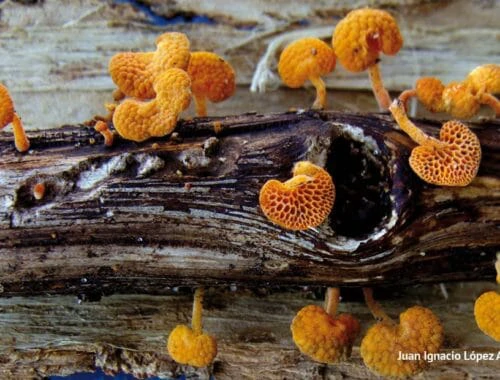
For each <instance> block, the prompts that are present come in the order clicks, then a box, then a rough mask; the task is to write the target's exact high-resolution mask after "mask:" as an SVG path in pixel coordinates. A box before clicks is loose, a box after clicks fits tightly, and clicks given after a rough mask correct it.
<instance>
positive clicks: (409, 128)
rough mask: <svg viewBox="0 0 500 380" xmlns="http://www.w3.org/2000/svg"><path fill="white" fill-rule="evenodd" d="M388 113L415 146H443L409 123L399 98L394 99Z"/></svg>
mask: <svg viewBox="0 0 500 380" xmlns="http://www.w3.org/2000/svg"><path fill="white" fill-rule="evenodd" d="M389 111H391V113H392V116H393V117H394V120H396V123H398V125H399V127H400V128H401V129H402V130H403V131H405V132H406V134H408V136H410V138H411V139H412V140H413V141H415V142H416V143H417V144H419V145H427V146H430V145H432V146H435V147H436V148H439V147H442V146H443V145H444V144H443V143H442V142H441V141H439V140H438V139H435V138H434V137H431V136H429V135H427V134H426V133H425V132H423V131H422V130H421V129H419V128H417V126H416V125H415V124H413V123H412V122H411V121H410V119H409V118H408V115H406V112H405V109H404V104H403V102H402V101H401V100H400V99H399V98H396V99H394V101H393V102H392V104H391V105H390V106H389Z"/></svg>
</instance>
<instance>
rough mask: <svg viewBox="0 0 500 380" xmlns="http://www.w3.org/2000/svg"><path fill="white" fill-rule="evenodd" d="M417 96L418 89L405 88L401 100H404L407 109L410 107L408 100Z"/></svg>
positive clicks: (400, 96)
mask: <svg viewBox="0 0 500 380" xmlns="http://www.w3.org/2000/svg"><path fill="white" fill-rule="evenodd" d="M415 96H417V90H415V89H411V90H404V91H403V92H402V93H401V94H400V95H399V98H398V99H399V100H401V101H402V102H403V105H404V107H405V109H408V101H409V100H410V98H413V97H415Z"/></svg>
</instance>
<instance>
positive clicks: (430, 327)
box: [360, 289, 444, 377]
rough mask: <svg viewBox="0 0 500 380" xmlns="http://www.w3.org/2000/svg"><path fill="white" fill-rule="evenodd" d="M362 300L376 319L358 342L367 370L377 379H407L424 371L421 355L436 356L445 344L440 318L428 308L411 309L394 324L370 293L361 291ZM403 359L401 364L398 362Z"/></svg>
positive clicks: (365, 290)
mask: <svg viewBox="0 0 500 380" xmlns="http://www.w3.org/2000/svg"><path fill="white" fill-rule="evenodd" d="M364 293H365V300H366V301H367V305H368V307H369V308H370V310H371V311H372V314H373V315H374V317H375V318H376V319H381V321H380V322H378V323H376V324H375V325H373V326H372V327H370V329H369V330H368V331H367V333H366V335H365V337H364V338H363V340H362V341H361V346H360V354H361V357H362V358H363V361H364V363H365V364H366V366H367V367H368V368H369V369H370V370H372V371H373V372H374V373H376V374H377V375H379V376H388V377H406V376H411V375H414V374H416V373H418V372H420V371H421V370H423V369H424V368H425V367H426V366H427V365H428V362H427V360H425V357H424V354H426V353H427V354H433V353H437V352H439V350H440V349H441V346H442V344H443V340H444V332H443V327H442V325H441V323H440V321H439V318H438V317H437V316H436V315H435V314H434V313H433V312H432V311H431V310H430V309H428V308H425V307H422V306H413V307H410V308H409V309H407V310H406V311H404V312H403V313H401V314H400V316H399V324H397V323H395V322H394V321H393V320H392V319H391V318H390V317H388V316H387V315H386V314H385V313H384V312H383V311H382V310H381V308H380V305H378V303H376V302H375V301H374V300H373V293H372V291H371V289H364ZM401 355H403V360H401Z"/></svg>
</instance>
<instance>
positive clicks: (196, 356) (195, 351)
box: [167, 325, 217, 367]
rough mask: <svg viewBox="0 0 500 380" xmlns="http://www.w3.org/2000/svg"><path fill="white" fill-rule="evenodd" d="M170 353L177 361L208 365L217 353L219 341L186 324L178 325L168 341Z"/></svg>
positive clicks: (199, 365) (200, 365)
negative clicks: (197, 331) (199, 332)
mask: <svg viewBox="0 0 500 380" xmlns="http://www.w3.org/2000/svg"><path fill="white" fill-rule="evenodd" d="M167 350H168V353H169V355H170V356H171V357H172V359H174V360H175V361H176V362H177V363H180V364H187V365H191V366H194V367H206V366H208V365H209V364H210V363H212V361H213V360H214V358H215V356H216V355H217V341H216V340H215V338H214V337H213V336H210V335H207V334H199V335H197V334H195V333H194V331H193V330H192V329H191V328H190V327H189V326H186V325H177V326H176V327H175V328H174V329H173V330H172V332H171V333H170V335H169V336H168V341H167Z"/></svg>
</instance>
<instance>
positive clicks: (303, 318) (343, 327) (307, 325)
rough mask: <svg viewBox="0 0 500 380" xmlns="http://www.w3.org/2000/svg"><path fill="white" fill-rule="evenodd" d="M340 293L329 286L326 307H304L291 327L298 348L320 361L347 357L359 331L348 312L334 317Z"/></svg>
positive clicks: (327, 361) (336, 360) (329, 361)
mask: <svg viewBox="0 0 500 380" xmlns="http://www.w3.org/2000/svg"><path fill="white" fill-rule="evenodd" d="M339 296H340V292H339V289H338V288H328V290H327V295H326V307H325V308H322V307H320V306H317V305H308V306H305V307H303V308H302V309H301V310H300V311H299V312H298V313H297V315H296V316H295V318H294V319H293V321H292V325H291V327H290V328H291V330H292V337H293V341H294V342H295V344H296V345H297V347H298V348H299V350H300V351H301V352H302V353H303V354H305V355H307V356H309V357H310V358H312V359H313V360H315V361H317V362H320V363H327V364H333V363H338V362H339V361H341V360H345V359H347V358H349V356H351V350H352V345H353V343H354V340H355V339H356V336H357V335H358V333H359V330H360V326H359V322H358V320H357V319H356V318H354V317H353V316H352V315H351V314H340V315H338V316H335V314H336V312H337V305H338V303H339Z"/></svg>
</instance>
